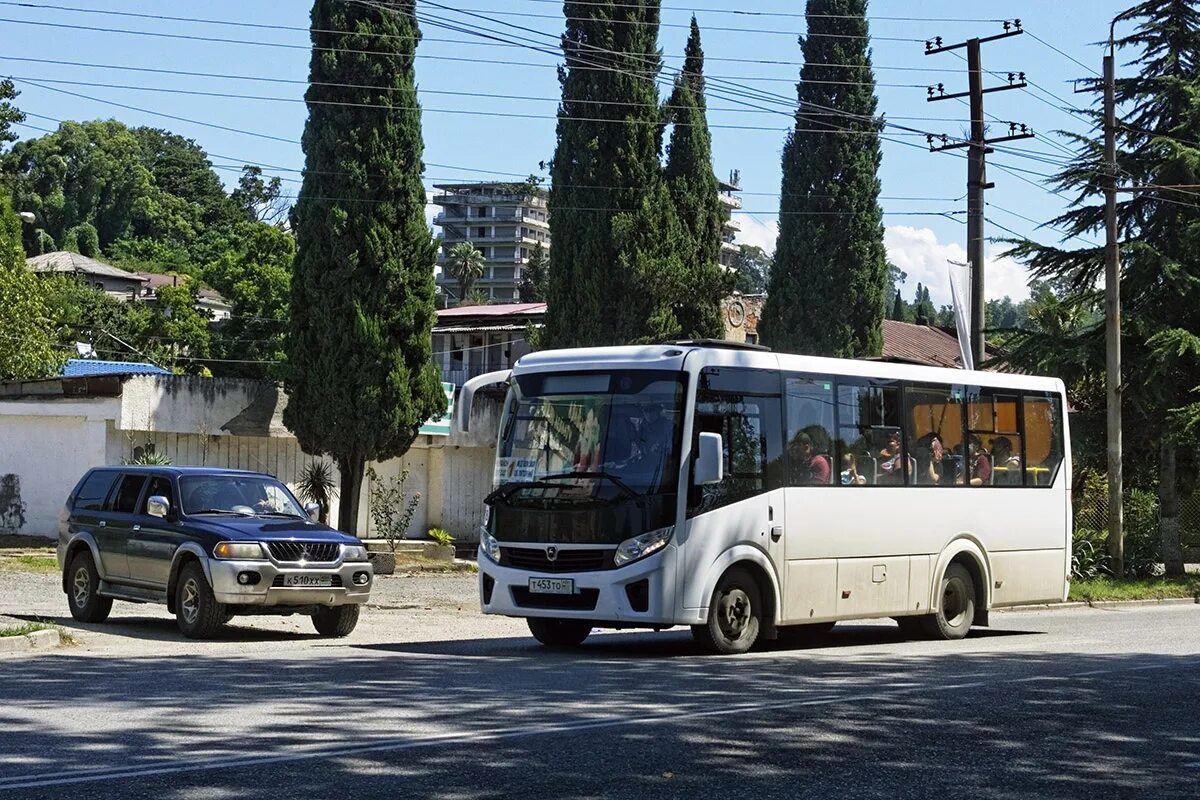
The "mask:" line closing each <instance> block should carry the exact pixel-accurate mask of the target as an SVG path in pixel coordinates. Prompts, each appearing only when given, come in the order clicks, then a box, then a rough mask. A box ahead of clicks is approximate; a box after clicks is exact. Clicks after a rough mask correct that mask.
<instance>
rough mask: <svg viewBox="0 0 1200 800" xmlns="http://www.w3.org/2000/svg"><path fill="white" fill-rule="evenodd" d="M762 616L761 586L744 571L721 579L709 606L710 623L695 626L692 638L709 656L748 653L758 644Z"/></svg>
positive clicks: (729, 573) (733, 570)
mask: <svg viewBox="0 0 1200 800" xmlns="http://www.w3.org/2000/svg"><path fill="white" fill-rule="evenodd" d="M761 614H762V604H761V600H760V595H759V590H758V583H757V582H755V580H754V578H753V577H751V575H750V573H748V572H746V570H744V569H738V568H734V569H731V570H729V571H728V572H726V573H725V574H724V575H722V576H721V580H720V581H718V582H717V588H716V589H714V590H713V596H712V601H711V602H710V603H709V606H708V622H706V623H705V624H703V625H693V626H692V638H694V639H695V640H696V641H697V642H698V643H699V644H700V646H701V647H703V648H704V649H705V650H706V651H708V652H710V653H719V654H721V655H736V654H738V653H745V652H746V651H747V650H749V649H750V648H751V647H753V646H754V643H755V642H756V641H757V640H758V631H759V627H760V620H759V617H760V615H761Z"/></svg>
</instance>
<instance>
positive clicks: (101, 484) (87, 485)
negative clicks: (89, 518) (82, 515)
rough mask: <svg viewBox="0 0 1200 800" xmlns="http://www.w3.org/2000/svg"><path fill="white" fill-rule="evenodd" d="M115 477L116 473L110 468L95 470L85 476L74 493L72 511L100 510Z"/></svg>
mask: <svg viewBox="0 0 1200 800" xmlns="http://www.w3.org/2000/svg"><path fill="white" fill-rule="evenodd" d="M116 479H117V473H116V472H114V471H112V470H97V471H96V472H93V473H92V474H91V475H88V476H87V479H86V480H84V482H83V485H82V486H80V487H79V491H78V492H76V493H75V502H74V503H73V504H72V506H71V510H72V511H102V510H103V509H104V499H105V498H106V497H108V492H109V490H110V489H112V485H113V483H114V482H115V481H116Z"/></svg>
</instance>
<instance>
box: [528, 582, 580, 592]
mask: <svg viewBox="0 0 1200 800" xmlns="http://www.w3.org/2000/svg"><path fill="white" fill-rule="evenodd" d="M529 591H531V592H533V593H534V594H575V579H574V578H530V579H529Z"/></svg>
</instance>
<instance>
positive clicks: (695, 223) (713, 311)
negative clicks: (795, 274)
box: [665, 16, 736, 339]
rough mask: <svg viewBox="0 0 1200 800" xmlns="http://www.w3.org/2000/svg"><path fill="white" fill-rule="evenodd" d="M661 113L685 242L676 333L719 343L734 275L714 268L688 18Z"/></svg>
mask: <svg viewBox="0 0 1200 800" xmlns="http://www.w3.org/2000/svg"><path fill="white" fill-rule="evenodd" d="M667 111H668V114H667V119H668V121H669V122H671V123H673V124H674V127H673V128H672V130H671V140H670V144H669V145H668V146H667V165H666V171H665V173H666V180H667V186H668V188H669V190H670V193H671V199H672V200H673V202H674V205H675V210H676V214H677V215H678V217H679V221H680V224H681V226H682V232H683V234H684V236H685V239H686V241H685V242H684V243H683V245H684V249H683V254H684V263H683V268H684V274H683V275H682V276H681V277H682V278H683V280H682V284H681V286H680V289H681V290H682V292H681V294H679V295H678V296H677V297H678V299H679V301H680V302H679V306H678V310H677V313H676V316H677V318H678V322H679V327H680V332H681V333H682V335H684V336H689V337H695V338H716V339H719V338H723V336H724V332H725V326H724V323H723V322H722V321H721V298H723V297H724V296H725V295H727V294H728V293H729V292H730V291H732V290H733V283H734V281H735V280H736V275H733V274H731V273H730V274H726V272H725V271H724V270H723V269H722V268H721V265H720V253H721V227H722V222H723V218H722V212H721V201H720V198H719V197H718V195H717V178H716V176H715V175H714V174H713V166H712V136H711V135H710V133H709V130H708V121H707V119H706V115H705V111H706V103H705V99H704V51H703V49H701V46H700V26H699V25H697V24H696V18H695V17H694V16H693V17H692V27H691V33H690V34H689V36H688V41H687V49H686V55H685V59H684V64H683V70H682V71H681V72H680V73H679V74H678V75H677V76H676V78H675V86H674V91H673V92H672V93H671V98H670V100H669V101H668V106H667Z"/></svg>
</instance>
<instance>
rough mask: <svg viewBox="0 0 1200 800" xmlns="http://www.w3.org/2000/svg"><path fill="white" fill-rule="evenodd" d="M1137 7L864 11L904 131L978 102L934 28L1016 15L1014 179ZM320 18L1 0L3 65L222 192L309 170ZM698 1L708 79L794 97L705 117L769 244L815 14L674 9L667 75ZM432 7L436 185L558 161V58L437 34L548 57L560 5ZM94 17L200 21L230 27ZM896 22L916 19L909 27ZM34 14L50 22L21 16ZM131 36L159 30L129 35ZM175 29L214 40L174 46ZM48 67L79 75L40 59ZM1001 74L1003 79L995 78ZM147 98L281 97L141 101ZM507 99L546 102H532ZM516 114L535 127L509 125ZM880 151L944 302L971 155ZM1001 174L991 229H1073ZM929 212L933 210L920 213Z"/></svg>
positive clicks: (1003, 105) (510, 0)
mask: <svg viewBox="0 0 1200 800" xmlns="http://www.w3.org/2000/svg"><path fill="white" fill-rule="evenodd" d="M1127 2H1128V0H1123V2H1122V3H1117V2H1111V0H1087V2H1085V1H1084V0H1061V1H1060V2H1053V3H1049V2H1045V0H1041V1H1040V2H1025V1H1024V0H1013V1H1012V2H1005V3H991V2H971V3H965V2H961V0H959V1H958V2H949V1H948V0H922V2H920V3H914V2H912V1H911V0H907V2H904V1H902V0H874V2H872V3H871V4H870V7H869V14H870V15H871V16H872V23H871V32H872V34H873V36H875V37H876V38H875V40H874V41H873V57H874V63H875V65H876V80H877V81H878V82H879V84H880V86H879V90H878V91H879V100H880V103H879V107H880V110H881V111H882V112H883V113H885V114H886V115H887V116H888V118H889V119H890V120H891V121H892V122H895V123H898V124H902V125H907V126H911V127H913V128H917V129H920V130H922V131H931V132H935V133H946V134H949V135H951V136H961V135H962V134H963V132H964V131H965V130H966V128H967V121H966V120H967V109H966V106H965V105H963V104H960V103H959V102H958V101H954V100H949V101H944V102H938V103H929V102H927V101H926V99H925V97H926V92H925V88H924V87H925V86H926V85H928V84H930V83H937V82H942V83H944V84H945V85H946V90H947V91H948V92H949V91H959V90H963V89H965V88H966V69H965V67H966V65H965V62H964V61H963V60H962V59H960V58H958V57H956V56H955V55H952V54H942V55H936V56H925V55H924V52H923V51H924V44H923V41H924V39H926V38H929V37H932V36H937V35H940V36H942V37H944V39H945V40H946V41H947V42H951V41H958V40H961V39H965V38H968V37H970V36H987V35H990V34H992V33H996V32H999V30H1000V26H999V23H998V22H993V21H988V20H995V19H998V18H1001V17H1007V18H1018V17H1019V18H1020V19H1021V21H1022V23H1023V24H1024V26H1025V29H1026V30H1027V31H1028V34H1027V35H1023V36H1017V37H1012V38H1010V39H1006V40H1002V41H998V42H995V43H991V44H986V45H984V48H983V66H984V68H985V69H986V70H995V71H998V72H1007V71H1017V70H1024V71H1025V72H1026V74H1027V75H1028V77H1029V79H1030V80H1031V81H1033V82H1034V83H1035V84H1036V87H1035V86H1031V87H1030V88H1029V89H1027V90H1015V91H1007V92H997V93H994V94H989V95H988V96H987V99H986V110H987V112H988V113H989V114H991V115H994V116H995V117H997V118H1000V119H1003V120H1015V121H1018V122H1024V123H1026V124H1028V125H1030V126H1032V128H1033V129H1034V130H1035V131H1036V132H1037V133H1038V138H1037V139H1034V140H1030V141H1027V142H1018V143H1014V144H1013V145H1011V146H1009V147H1008V148H1007V149H1008V150H1009V152H1004V153H996V154H995V155H994V156H992V157H991V158H992V159H993V163H994V164H1003V165H1004V166H1007V167H1010V168H1014V169H1020V170H1031V171H1032V172H1034V173H1049V172H1053V171H1054V170H1055V167H1054V165H1053V164H1052V163H1047V157H1048V156H1049V158H1050V159H1053V158H1056V157H1061V156H1063V155H1065V154H1064V153H1063V151H1062V149H1061V145H1062V144H1063V143H1062V141H1061V140H1060V139H1058V138H1057V137H1055V136H1054V135H1053V134H1052V133H1051V132H1052V131H1053V130H1054V129H1058V128H1066V129H1069V130H1082V129H1083V128H1084V127H1085V123H1083V122H1082V121H1081V120H1079V119H1078V118H1077V117H1074V116H1072V115H1071V114H1069V113H1066V112H1064V111H1062V110H1060V109H1058V108H1056V106H1058V105H1061V103H1060V102H1059V100H1058V99H1056V98H1055V96H1057V98H1060V99H1062V100H1066V101H1078V100H1084V99H1086V98H1085V97H1084V96H1076V95H1073V93H1072V85H1071V83H1070V81H1071V80H1072V79H1073V78H1078V77H1082V76H1085V75H1088V74H1090V73H1089V72H1088V71H1087V70H1085V69H1084V67H1083V66H1081V65H1080V64H1077V63H1074V62H1073V61H1072V60H1070V59H1072V58H1073V59H1077V60H1078V61H1080V62H1082V64H1084V65H1087V66H1088V67H1089V68H1090V69H1092V70H1095V71H1099V68H1100V58H1101V55H1102V51H1101V48H1100V47H1099V46H1097V45H1096V44H1095V43H1096V42H1098V41H1100V40H1102V39H1104V38H1105V37H1106V36H1107V30H1108V21H1109V20H1110V19H1111V18H1112V17H1113V15H1114V14H1116V13H1118V12H1119V11H1120V10H1122V8H1123V7H1124V5H1125V4H1127ZM30 6H36V7H30ZM51 6H56V7H51ZM310 7H311V6H310V3H308V2H303V1H301V0H238V2H231V0H209V2H205V3H181V2H173V3H172V2H161V0H160V1H159V2H150V1H148V0H142V1H137V0H132V1H131V2H118V0H58V2H55V3H40V2H36V0H35V1H34V2H21V3H16V2H7V1H4V2H0V40H2V41H4V43H5V47H4V49H3V51H0V74H6V75H11V76H13V77H14V79H16V82H17V84H18V88H19V89H20V90H21V92H22V94H21V97H20V98H19V100H18V104H19V105H20V107H21V108H22V109H23V110H24V111H26V112H27V113H28V114H29V119H28V121H27V122H28V124H29V125H31V126H36V127H38V128H46V129H53V128H54V127H56V120H64V119H96V118H116V119H119V120H121V121H123V122H125V123H127V124H130V125H152V126H156V127H164V128H167V129H170V130H172V131H175V132H177V133H180V134H183V135H185V136H188V137H190V138H193V139H195V140H196V141H197V142H198V143H199V144H200V145H201V146H202V147H204V148H205V149H206V150H207V151H208V152H209V153H210V155H211V157H212V160H213V162H214V164H216V165H217V166H218V167H219V170H218V171H219V172H220V173H221V174H222V176H223V177H224V178H225V179H226V181H227V182H230V181H234V180H236V178H237V174H238V169H239V168H240V166H241V165H242V164H248V163H254V164H262V165H270V166H269V167H267V168H266V171H267V172H268V173H270V174H278V175H280V176H282V177H284V178H285V179H292V180H298V179H299V177H300V175H299V173H298V172H295V171H284V169H288V170H299V169H300V168H301V167H302V166H303V156H302V153H301V152H300V147H299V144H298V142H299V138H300V135H301V132H302V130H303V126H304V120H305V116H306V112H305V108H304V105H303V103H301V102H296V101H297V100H299V99H300V98H302V96H303V93H304V84H303V81H304V80H305V79H306V77H307V74H308V57H309V54H308V51H307V45H308V37H307V33H306V31H305V30H304V29H305V28H306V26H307V24H308V12H309V9H310ZM442 7H453V8H455V9H457V11H453V12H452V11H447V10H445V8H442ZM68 8H76V9H86V10H87V13H83V12H80V11H71V10H65V9H68ZM692 10H694V11H695V13H696V16H697V18H698V20H699V22H700V25H701V28H702V36H703V43H704V50H705V54H706V56H707V57H708V59H709V60H708V63H707V66H706V71H707V73H708V75H709V76H710V78H712V79H713V80H712V81H710V86H713V85H716V84H717V83H718V82H719V81H720V80H726V79H727V81H728V82H731V83H737V84H740V85H743V86H749V87H753V88H754V89H757V90H759V91H765V92H771V93H775V94H779V95H782V96H783V97H782V98H780V99H779V101H778V103H768V104H767V105H769V106H771V107H773V108H775V109H777V111H775V112H771V111H748V110H746V108H745V106H744V105H743V106H741V107H740V109H739V108H738V105H737V104H735V103H732V102H730V101H728V100H721V99H718V98H710V99H709V108H710V114H709V122H710V124H711V125H713V126H714V127H713V140H714V168H715V170H716V172H717V173H718V174H719V175H722V176H724V175H727V174H728V173H729V172H730V171H731V170H734V169H736V170H739V171H740V173H741V182H742V188H743V190H744V192H745V194H744V195H743V207H744V210H745V211H746V212H747V213H745V214H741V215H739V221H740V222H741V224H742V227H743V234H742V238H743V240H744V241H747V242H751V243H754V244H759V245H762V246H764V247H765V248H767V249H768V250H770V249H772V248H773V246H774V230H775V228H774V226H775V221H776V219H777V217H776V212H777V210H778V202H779V201H778V191H779V157H780V151H781V149H782V145H783V141H784V136H785V129H786V128H787V127H788V126H789V124H790V122H791V120H790V119H789V118H788V117H787V116H785V114H783V113H778V111H783V112H785V113H787V112H788V107H787V104H786V102H785V100H784V99H785V98H791V99H792V100H793V101H794V98H795V87H794V83H795V81H796V79H797V76H798V73H799V66H800V47H799V45H798V44H797V42H796V34H798V33H802V32H803V30H804V20H803V18H801V17H799V16H786V15H798V14H800V13H801V12H802V11H803V5H802V4H801V3H799V2H796V1H795V0H793V1H792V2H788V1H787V0H749V2H744V1H743V2H734V0H664V11H663V22H664V26H663V28H662V32H661V36H660V43H661V46H662V48H663V51H664V54H665V56H666V57H667V64H668V65H678V64H679V61H680V59H679V56H680V54H681V53H682V50H683V45H684V41H685V39H686V35H687V23H688V20H689V16H690V14H691V11H692ZM418 11H419V13H420V14H421V15H422V16H423V17H424V18H425V20H426V21H425V24H424V25H423V33H424V36H425V39H424V41H423V42H422V44H421V46H420V49H419V51H418V59H417V77H418V83H419V88H420V91H421V102H422V106H423V107H424V109H425V114H424V117H423V120H424V134H425V148H426V156H425V157H426V162H427V163H428V164H429V166H428V168H427V172H426V175H427V180H428V183H430V184H432V183H434V182H438V181H456V180H469V179H473V178H485V177H489V175H490V173H486V172H484V170H490V171H492V172H495V173H512V175H513V176H522V175H527V174H529V173H530V172H537V171H538V162H539V161H542V160H547V159H549V158H550V157H551V155H552V154H553V151H554V119H553V117H554V113H555V108H556V103H557V98H558V91H559V90H558V83H557V79H556V76H555V70H554V64H555V63H557V61H558V59H557V58H556V57H554V56H553V55H551V54H545V53H540V52H536V51H533V50H530V49H522V48H518V47H513V46H507V45H499V46H496V45H493V44H489V43H488V42H487V41H486V40H483V39H479V38H476V37H472V36H470V35H468V34H464V33H459V32H453V31H448V30H445V29H439V28H438V27H437V25H436V23H452V24H456V25H459V26H462V25H464V24H465V25H468V26H471V27H475V28H481V29H487V30H489V31H491V32H494V33H496V34H500V35H504V36H507V37H512V36H525V37H528V38H530V39H533V40H535V41H544V42H545V43H546V44H547V45H549V46H550V47H551V48H553V46H554V43H555V37H557V36H558V34H559V33H561V30H562V26H563V22H562V18H561V15H562V5H561V3H559V2H555V1H554V0H458V1H457V2H452V1H451V0H437V6H435V5H432V4H430V3H427V2H419V3H418ZM98 12H121V13H125V14H150V15H165V16H179V17H191V18H203V19H207V20H219V21H221V22H222V23H224V24H201V23H191V22H179V21H170V20H164V19H144V18H136V17H129V16H119V15H117V14H113V13H98ZM471 14H478V15H483V16H490V17H492V18H494V19H495V20H497V21H499V22H500V23H510V24H511V25H519V26H522V27H524V28H532V29H536V30H538V31H542V32H544V33H545V34H548V35H545V36H538V35H536V34H530V33H527V32H522V31H519V30H516V29H514V28H511V27H506V26H504V25H502V24H499V23H498V22H492V21H487V20H484V19H481V18H480V17H479V16H471ZM772 14H776V15H779V16H771V15H772ZM900 17H920V18H921V20H918V21H908V20H904V19H897V18H900ZM29 22H40V23H52V24H53V25H32V24H26V23H29ZM234 23H241V24H242V25H241V26H239V25H237V24H234ZM253 25H258V26H263V25H269V26H279V29H267V28H262V27H248V26H253ZM61 26H75V27H61ZM293 28H294V29H295V30H293ZM117 29H120V30H125V31H143V32H148V33H150V34H151V35H136V34H130V33H120V32H117ZM722 29H724V30H722ZM729 29H741V30H729ZM163 34H171V35H172V36H174V37H200V38H170V37H168V36H165V35H163ZM885 37H886V38H885ZM203 39H224V40H234V41H224V42H221V41H206V40H203ZM893 39H895V40H901V41H894V40H893ZM910 39H911V40H913V41H908V40H910ZM1052 48H1057V49H1058V50H1061V51H1062V52H1061V53H1059V52H1056V51H1055V50H1054V49H1052ZM21 59H27V60H21ZM28 59H37V60H28ZM47 60H50V61H58V62H75V64H76V65H68V64H63V63H45V62H46V61H47ZM498 61H508V62H521V63H520V64H512V63H509V64H504V63H496V62H498ZM747 62H755V63H747ZM761 62H772V63H761ZM80 65H93V66H80ZM95 65H104V66H95ZM527 65H532V66H527ZM113 67H131V68H135V69H127V70H122V69H115V68H113ZM147 70H169V71H170V70H173V71H177V72H190V73H198V72H203V73H212V74H219V75H222V76H229V77H196V76H191V75H178V74H170V73H168V72H150V71H147ZM718 76H720V78H719V79H718ZM252 78H259V79H271V80H270V81H265V80H251V79H252ZM999 80H1001V79H1000V78H991V79H989V81H988V83H989V85H990V84H991V83H994V82H996V81H999ZM50 81H61V82H60V83H50ZM66 82H78V83H66ZM119 86H128V87H141V88H117V87H119ZM147 88H153V89H168V90H186V91H191V92H212V93H220V94H242V95H258V96H268V97H273V98H281V100H280V101H278V102H276V101H270V100H263V99H237V98H230V97H213V96H204V95H194V94H181V93H172V92H165V91H145V90H144V89H147ZM56 90H57V91H56ZM68 93H71V94H68ZM464 93H467V94H464ZM499 95H519V96H522V97H525V98H537V99H521V100H517V99H508V98H503V97H499ZM105 101H107V102H105ZM113 103H116V104H120V106H118V105H113ZM121 106H125V107H121ZM135 109H138V110H135ZM719 109H735V110H729V111H722V110H719ZM462 112H484V113H483V114H479V113H462ZM509 114H520V115H524V116H522V117H511V116H505V115H509ZM161 115H169V117H175V119H172V118H169V117H167V116H161ZM932 118H936V119H932ZM202 123H204V124H202ZM214 126H216V127H214ZM720 126H732V127H720ZM746 128H755V129H754V130H747V129H746ZM758 128H761V130H760V129H758ZM18 132H19V133H20V134H21V135H22V136H26V137H32V136H38V135H41V132H40V131H38V130H36V129H34V128H30V127H23V128H19V129H18ZM995 133H996V131H995V130H993V134H995ZM888 135H889V136H893V135H894V136H895V138H897V139H900V140H902V141H907V142H911V143H916V144H923V143H924V142H923V139H921V138H920V137H917V136H911V135H908V134H907V133H905V132H903V131H898V130H891V131H889V133H888ZM958 152H960V153H961V152H962V151H958ZM883 153H884V157H883V167H882V171H881V178H882V182H883V196H884V197H885V198H901V197H903V198H927V199H922V200H909V199H904V200H901V199H884V200H882V201H881V202H882V206H883V208H884V211H885V214H886V216H885V224H886V226H887V245H888V251H889V255H890V257H891V258H892V259H893V261H895V262H896V263H897V264H899V265H900V266H901V267H902V268H904V269H905V270H906V271H907V272H908V273H909V282H908V284H906V286H905V289H904V291H905V294H906V295H911V294H912V292H913V290H914V289H915V287H916V282H917V281H918V280H921V281H924V282H926V283H928V284H929V285H930V286H931V289H932V294H933V299H934V301H935V302H938V303H942V302H948V301H949V290H948V281H947V277H946V264H945V262H946V259H947V258H955V259H963V258H964V256H965V253H964V250H963V242H964V240H965V236H966V228H965V226H964V225H963V224H961V223H959V222H957V221H954V220H952V219H948V218H946V217H940V216H933V215H929V214H928V212H947V213H951V214H952V216H955V217H957V218H958V219H962V218H963V214H962V213H961V212H963V211H965V208H966V204H965V200H961V199H959V198H961V197H962V196H963V194H964V192H965V188H964V187H965V181H966V162H965V161H964V160H963V159H961V158H957V157H954V156H953V155H948V154H931V153H929V152H928V151H927V150H926V149H924V148H922V147H911V146H906V145H903V144H895V143H891V142H885V143H884V150H883ZM1020 153H1024V154H1025V155H1019V154H1020ZM1047 154H1048V155H1047ZM281 168H282V169H281ZM1018 174H1019V175H1021V177H1024V178H1026V179H1028V180H1029V181H1031V182H1033V184H1038V183H1040V181H1041V179H1040V178H1039V177H1038V176H1037V175H1034V174H1029V173H1024V172H1019V173H1018ZM988 177H989V179H990V180H992V181H994V182H995V184H996V188H995V189H993V190H991V191H990V192H989V193H988V200H989V208H988V210H987V214H988V218H989V220H992V221H993V222H994V223H996V224H993V225H989V227H988V234H989V235H992V236H1004V235H1007V234H1006V233H1005V232H1004V231H1002V230H1000V229H999V228H998V227H997V225H1003V226H1005V227H1007V228H1011V229H1012V230H1013V231H1016V232H1018V233H1020V234H1022V235H1029V236H1032V237H1034V238H1036V239H1038V240H1041V241H1049V240H1053V239H1056V238H1058V235H1057V234H1056V233H1055V232H1054V231H1052V230H1048V229H1045V228H1041V229H1039V228H1038V227H1037V226H1036V225H1035V224H1033V223H1031V222H1029V221H1027V220H1025V219H1022V217H1028V218H1031V219H1032V220H1037V221H1044V220H1047V219H1049V218H1051V217H1052V216H1054V215H1055V214H1057V213H1059V212H1060V211H1061V210H1062V209H1063V207H1064V200H1063V198H1061V197H1057V196H1055V195H1053V194H1051V193H1049V192H1047V191H1046V190H1045V189H1043V188H1041V187H1040V186H1038V185H1032V184H1031V183H1027V182H1025V181H1022V180H1020V178H1018V177H1016V176H1014V175H1012V174H1009V173H1006V172H1003V171H1001V170H999V169H997V168H991V169H989V175H988ZM285 186H286V187H287V191H288V192H289V193H293V192H295V191H296V190H298V188H299V184H298V183H290V182H288V183H285ZM914 212H922V213H920V215H911V214H913V213H914ZM953 212H959V213H957V214H955V213H953ZM1075 244H1079V243H1078V242H1075ZM990 250H991V251H992V252H993V253H997V252H1000V251H1002V250H1003V246H1001V245H995V246H992V247H991V248H990ZM1024 283H1025V280H1024V271H1023V269H1022V268H1021V267H1020V266H1019V265H1016V264H1013V263H1012V262H1010V261H1004V260H998V261H994V262H992V263H990V264H989V269H988V294H989V296H993V295H994V296H1000V295H1004V294H1009V295H1012V296H1014V297H1019V296H1022V295H1023V294H1024V293H1025V288H1024Z"/></svg>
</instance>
